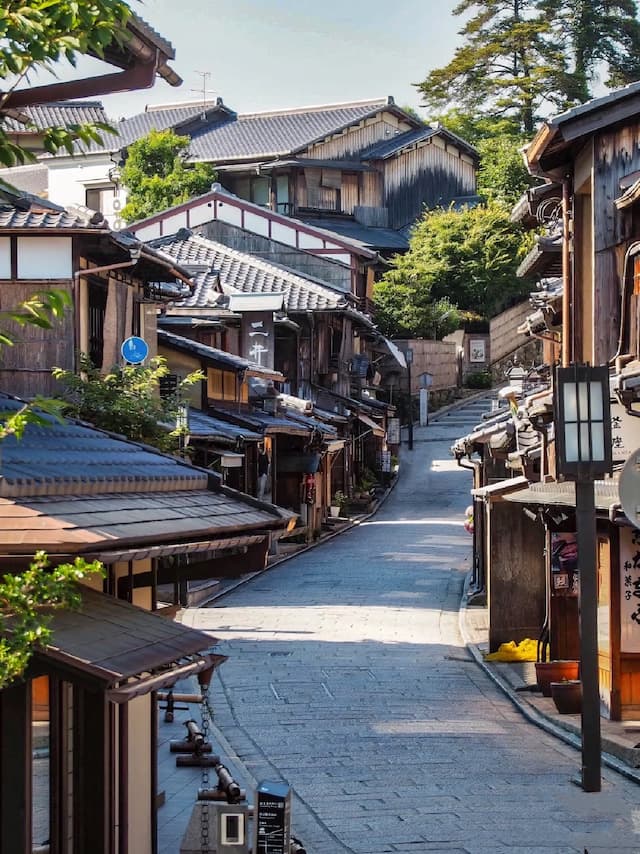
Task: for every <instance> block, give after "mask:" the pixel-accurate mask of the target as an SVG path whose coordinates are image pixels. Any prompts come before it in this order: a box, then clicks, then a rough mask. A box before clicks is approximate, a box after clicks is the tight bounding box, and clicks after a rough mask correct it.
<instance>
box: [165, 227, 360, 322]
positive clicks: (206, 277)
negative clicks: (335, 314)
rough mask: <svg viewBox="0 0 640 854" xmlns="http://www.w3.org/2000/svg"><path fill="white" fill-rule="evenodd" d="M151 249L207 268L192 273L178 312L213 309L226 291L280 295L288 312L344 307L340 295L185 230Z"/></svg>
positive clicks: (345, 303) (183, 261)
mask: <svg viewBox="0 0 640 854" xmlns="http://www.w3.org/2000/svg"><path fill="white" fill-rule="evenodd" d="M151 246H154V247H156V248H158V249H161V250H162V251H163V252H165V253H166V254H168V255H171V257H172V258H175V260H176V261H177V262H178V263H179V264H181V265H182V266H183V267H186V268H187V269H189V266H190V265H194V266H196V265H206V266H207V267H209V271H204V270H202V269H200V270H193V279H194V282H195V290H194V293H193V296H192V297H190V298H188V299H186V300H183V301H181V302H179V303H175V306H176V307H179V308H207V307H208V306H211V307H215V306H216V295H217V294H219V293H220V292H221V291H222V293H224V292H225V290H226V291H227V292H228V291H229V289H235V290H238V291H242V293H260V294H265V293H276V294H278V293H283V294H284V305H285V309H286V310H287V311H289V312H296V311H308V310H315V311H317V310H338V309H340V308H347V307H348V303H347V301H346V300H345V295H344V293H342V292H338V291H334V290H332V289H331V288H329V287H328V286H326V285H323V284H320V283H317V282H315V281H314V280H312V279H309V278H306V277H303V276H300V275H298V274H297V273H294V272H292V271H291V270H287V269H286V268H284V267H279V266H277V265H276V264H272V263H268V262H266V261H262V260H260V259H258V258H254V257H253V256H251V255H247V254H245V253H244V252H239V251H238V250H237V249H230V248H229V247H228V246H223V244H221V243H216V242H215V241H213V240H209V239H208V238H205V237H200V236H198V235H195V234H192V233H191V232H189V231H187V230H186V229H184V230H182V231H179V232H178V233H177V234H175V235H172V236H171V237H161V238H159V239H158V240H153V241H151Z"/></svg>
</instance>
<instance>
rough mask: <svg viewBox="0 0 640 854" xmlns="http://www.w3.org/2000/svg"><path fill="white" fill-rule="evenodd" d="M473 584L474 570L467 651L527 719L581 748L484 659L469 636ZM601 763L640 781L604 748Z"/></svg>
mask: <svg viewBox="0 0 640 854" xmlns="http://www.w3.org/2000/svg"><path fill="white" fill-rule="evenodd" d="M470 583H471V572H469V573H468V575H467V577H466V579H465V583H464V586H463V589H462V598H461V600H460V610H459V612H458V620H459V628H460V634H461V635H462V640H463V643H464V645H465V646H466V648H467V650H468V651H469V652H470V653H471V656H472V658H473V659H474V661H475V662H476V664H478V665H479V666H480V667H481V668H482V670H484V672H485V673H486V674H487V676H488V677H489V679H491V681H492V682H493V683H494V685H496V686H497V687H498V688H499V689H500V690H501V691H502V693H503V694H505V696H506V697H508V699H509V700H511V702H512V703H513V705H514V706H515V707H516V709H517V710H518V711H519V712H520V714H521V715H522V716H523V717H524V718H526V719H527V720H528V721H529V722H530V723H533V724H535V725H536V726H538V727H540V729H543V730H544V731H545V732H547V733H549V735H553V736H555V737H556V738H558V739H560V740H561V741H564V743H565V744H568V745H569V746H570V747H573V748H575V749H576V750H579V751H581V750H582V740H581V738H580V736H579V735H577V734H576V733H573V732H570V731H569V730H566V729H564V728H563V727H561V726H558V724H556V723H555V722H554V721H552V720H551V719H550V718H548V717H547V716H546V715H545V714H543V713H542V712H540V711H539V710H538V709H534V708H533V707H532V706H530V705H529V704H528V703H527V702H526V701H524V700H522V699H521V698H520V697H519V696H518V694H516V693H515V691H514V690H513V688H512V687H511V685H510V684H509V683H508V682H507V681H506V680H504V679H503V678H502V677H501V676H500V674H498V673H496V671H495V670H494V669H493V668H492V667H490V666H489V665H488V664H487V663H486V662H485V660H484V657H483V654H482V651H481V650H480V649H479V647H478V646H477V645H476V644H474V643H473V641H472V640H471V639H470V637H469V632H468V631H467V601H468V598H469V585H470ZM602 764H603V765H606V767H607V768H611V769H612V770H613V771H616V772H617V773H618V774H621V775H622V776H623V777H626V778H627V779H628V780H632V781H633V782H634V783H638V784H640V769H635V768H631V767H629V766H628V765H625V764H624V763H623V762H621V761H620V760H619V759H618V758H617V757H615V756H612V755H611V754H610V753H605V752H604V751H603V752H602Z"/></svg>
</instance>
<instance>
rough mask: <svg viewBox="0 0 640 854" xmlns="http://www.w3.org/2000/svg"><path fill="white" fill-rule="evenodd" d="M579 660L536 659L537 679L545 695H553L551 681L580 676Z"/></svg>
mask: <svg viewBox="0 0 640 854" xmlns="http://www.w3.org/2000/svg"><path fill="white" fill-rule="evenodd" d="M579 666H580V662H578V661H536V679H537V680H538V687H539V688H540V690H541V691H542V696H543V697H550V696H551V683H552V682H562V681H563V680H564V681H569V680H573V679H577V678H578V670H579Z"/></svg>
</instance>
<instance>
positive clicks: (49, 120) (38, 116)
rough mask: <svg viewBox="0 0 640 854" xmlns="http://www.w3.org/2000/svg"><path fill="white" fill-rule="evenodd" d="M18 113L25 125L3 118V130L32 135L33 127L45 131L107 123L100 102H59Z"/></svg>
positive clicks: (25, 109)
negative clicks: (24, 117)
mask: <svg viewBox="0 0 640 854" xmlns="http://www.w3.org/2000/svg"><path fill="white" fill-rule="evenodd" d="M20 113H22V114H24V116H26V118H27V119H28V122H27V123H26V124H25V123H23V122H20V121H18V120H17V119H14V118H10V117H9V116H5V117H4V118H3V119H2V126H3V128H4V129H5V130H7V131H10V132H12V133H16V132H17V133H20V132H23V133H33V131H34V127H35V129H36V130H47V128H53V127H69V126H70V125H79V124H86V123H89V122H103V123H105V122H106V123H108V122H109V119H108V117H107V114H106V113H105V110H104V107H103V105H102V102H101V101H59V102H58V103H56V104H38V105H35V106H33V107H24V108H21V109H20Z"/></svg>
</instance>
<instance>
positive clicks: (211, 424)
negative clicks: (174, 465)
mask: <svg viewBox="0 0 640 854" xmlns="http://www.w3.org/2000/svg"><path fill="white" fill-rule="evenodd" d="M188 433H189V436H191V437H192V438H194V439H212V440H216V441H221V442H228V443H231V444H235V443H236V442H237V441H238V440H240V441H242V442H259V441H260V439H261V438H262V435H261V434H260V433H256V432H255V431H253V430H250V429H249V428H248V427H239V426H238V425H237V424H231V423H230V422H229V421H223V420H222V419H220V418H214V417H213V416H211V415H206V414H205V413H204V412H201V411H200V410H199V409H193V407H190V408H189V427H188Z"/></svg>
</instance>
